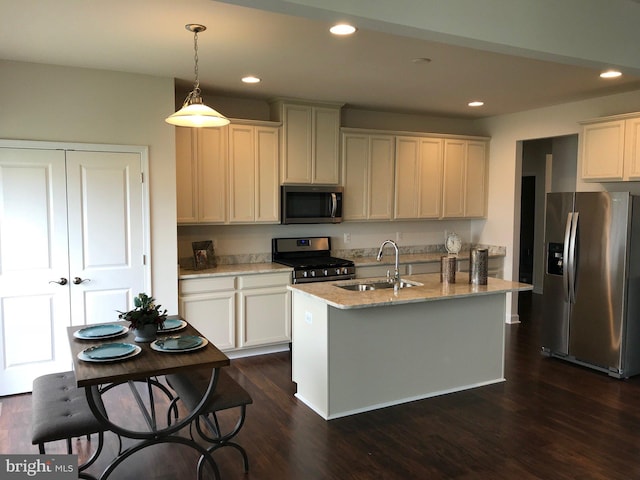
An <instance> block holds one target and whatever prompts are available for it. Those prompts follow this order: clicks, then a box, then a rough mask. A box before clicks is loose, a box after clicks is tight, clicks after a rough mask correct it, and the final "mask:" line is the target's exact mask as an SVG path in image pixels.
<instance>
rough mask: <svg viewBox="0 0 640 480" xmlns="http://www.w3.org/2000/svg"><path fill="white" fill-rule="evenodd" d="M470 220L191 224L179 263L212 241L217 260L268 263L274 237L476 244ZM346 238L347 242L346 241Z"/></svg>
mask: <svg viewBox="0 0 640 480" xmlns="http://www.w3.org/2000/svg"><path fill="white" fill-rule="evenodd" d="M470 225H471V222H470V221H469V220H445V221H438V220H424V221H412V222H345V223H340V224H336V225H331V224H323V225H190V226H178V258H179V259H180V264H181V265H183V266H187V265H186V264H185V263H188V262H190V261H191V258H192V256H193V252H192V247H191V242H197V241H202V240H213V242H214V250H215V255H216V257H219V256H224V257H228V256H233V257H235V258H237V260H238V261H239V262H241V263H245V262H246V263H253V262H261V261H265V259H266V261H270V259H271V239H272V238H276V237H301V236H310V237H322V236H329V237H331V248H332V250H350V249H370V248H376V247H378V246H380V244H381V243H382V242H383V241H384V240H386V239H392V240H395V241H396V242H397V243H398V245H399V246H400V247H401V248H402V247H416V246H428V245H444V239H445V231H448V232H456V233H457V234H458V235H460V237H461V238H462V241H463V243H465V244H468V243H475V242H476V241H477V239H473V238H470V237H471V233H470V232H471V227H470ZM345 235H347V236H348V237H349V241H348V242H345Z"/></svg>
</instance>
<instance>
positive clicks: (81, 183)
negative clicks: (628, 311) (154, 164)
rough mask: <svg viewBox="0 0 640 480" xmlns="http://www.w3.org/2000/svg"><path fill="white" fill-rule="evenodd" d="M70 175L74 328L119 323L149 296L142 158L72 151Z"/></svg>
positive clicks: (120, 154) (70, 242) (125, 154)
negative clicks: (142, 296)
mask: <svg viewBox="0 0 640 480" xmlns="http://www.w3.org/2000/svg"><path fill="white" fill-rule="evenodd" d="M67 171H68V199H69V200H68V204H69V248H70V252H71V255H70V256H69V259H70V260H69V271H70V273H69V276H70V281H71V288H70V290H71V309H72V310H71V319H72V323H73V325H85V324H92V323H99V322H109V321H114V320H117V315H118V314H117V312H116V311H117V310H120V311H126V310H129V309H131V308H133V298H134V297H135V296H136V295H138V293H140V292H144V258H143V248H144V246H143V239H144V232H143V218H144V217H143V201H142V180H141V173H142V172H141V164H140V155H139V154H137V153H120V152H80V151H74V152H68V153H67ZM76 277H78V278H80V279H81V280H82V283H80V284H79V285H75V284H73V279H75V278H76ZM91 305H96V306H99V307H100V308H99V309H98V310H94V309H92V308H90V307H91Z"/></svg>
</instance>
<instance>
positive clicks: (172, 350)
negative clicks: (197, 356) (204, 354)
mask: <svg viewBox="0 0 640 480" xmlns="http://www.w3.org/2000/svg"><path fill="white" fill-rule="evenodd" d="M192 336H195V335H187V337H192ZM198 338H199V339H201V340H202V342H201V343H200V344H199V345H195V346H193V347H187V348H163V347H162V344H163V343H164V342H166V341H167V340H170V339H171V337H169V338H160V339H158V340H154V341H153V342H151V348H152V349H153V350H156V351H158V352H164V353H184V352H192V351H194V350H200V349H201V348H204V347H206V346H207V344H208V343H209V341H208V340H207V339H206V338H204V337H198ZM158 342H160V343H158Z"/></svg>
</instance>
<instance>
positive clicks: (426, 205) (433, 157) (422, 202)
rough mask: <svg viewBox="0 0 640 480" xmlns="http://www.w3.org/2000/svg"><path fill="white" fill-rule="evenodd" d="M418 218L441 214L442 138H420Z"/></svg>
mask: <svg viewBox="0 0 640 480" xmlns="http://www.w3.org/2000/svg"><path fill="white" fill-rule="evenodd" d="M419 180H420V184H419V194H418V195H419V196H418V205H419V210H418V216H419V218H439V217H440V215H441V214H442V140H441V139H439V138H421V139H420V165H419Z"/></svg>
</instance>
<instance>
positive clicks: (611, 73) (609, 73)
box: [600, 70, 622, 78]
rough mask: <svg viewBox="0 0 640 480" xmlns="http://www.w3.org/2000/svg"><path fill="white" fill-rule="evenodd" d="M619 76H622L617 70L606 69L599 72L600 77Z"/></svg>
mask: <svg viewBox="0 0 640 480" xmlns="http://www.w3.org/2000/svg"><path fill="white" fill-rule="evenodd" d="M620 76H622V72H619V71H618V70H607V71H605V72H602V73H601V74H600V78H618V77H620Z"/></svg>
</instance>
